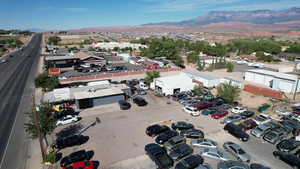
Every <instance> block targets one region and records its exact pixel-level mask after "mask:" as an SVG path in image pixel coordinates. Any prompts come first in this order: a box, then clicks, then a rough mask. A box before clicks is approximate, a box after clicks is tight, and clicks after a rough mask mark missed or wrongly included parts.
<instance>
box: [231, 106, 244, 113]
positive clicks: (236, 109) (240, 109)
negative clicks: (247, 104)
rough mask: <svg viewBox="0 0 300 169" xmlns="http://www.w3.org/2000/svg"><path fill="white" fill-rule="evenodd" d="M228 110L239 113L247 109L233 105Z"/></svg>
mask: <svg viewBox="0 0 300 169" xmlns="http://www.w3.org/2000/svg"><path fill="white" fill-rule="evenodd" d="M230 111H231V113H235V114H240V113H243V112H245V111H247V109H246V108H243V107H234V108H232V109H231V110H230Z"/></svg>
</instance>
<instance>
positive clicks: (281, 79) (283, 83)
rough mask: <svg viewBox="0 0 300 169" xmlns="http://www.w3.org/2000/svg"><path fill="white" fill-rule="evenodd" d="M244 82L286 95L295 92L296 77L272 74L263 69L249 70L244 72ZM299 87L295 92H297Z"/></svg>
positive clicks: (278, 73) (285, 74)
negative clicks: (267, 87) (263, 86)
mask: <svg viewBox="0 0 300 169" xmlns="http://www.w3.org/2000/svg"><path fill="white" fill-rule="evenodd" d="M245 80H246V81H249V82H252V83H257V84H261V85H265V86H269V87H270V88H272V89H275V90H279V91H283V92H286V93H293V92H295V88H296V85H297V81H299V80H298V76H297V75H293V74H287V73H281V72H273V71H269V70H264V69H250V70H247V71H246V72H245ZM299 86H300V84H299V85H298V88H297V92H299V91H300V90H299Z"/></svg>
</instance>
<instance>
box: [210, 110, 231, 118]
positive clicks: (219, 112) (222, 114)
mask: <svg viewBox="0 0 300 169" xmlns="http://www.w3.org/2000/svg"><path fill="white" fill-rule="evenodd" d="M227 114H228V111H226V110H223V109H220V110H217V111H216V112H214V113H213V114H211V115H210V116H211V117H212V118H214V119H219V118H222V117H225V116H226V115H227Z"/></svg>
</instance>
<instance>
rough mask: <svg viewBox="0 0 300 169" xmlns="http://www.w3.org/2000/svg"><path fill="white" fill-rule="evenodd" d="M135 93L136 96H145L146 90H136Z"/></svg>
mask: <svg viewBox="0 0 300 169" xmlns="http://www.w3.org/2000/svg"><path fill="white" fill-rule="evenodd" d="M136 93H137V94H138V95H146V94H147V92H146V90H144V89H137V90H136Z"/></svg>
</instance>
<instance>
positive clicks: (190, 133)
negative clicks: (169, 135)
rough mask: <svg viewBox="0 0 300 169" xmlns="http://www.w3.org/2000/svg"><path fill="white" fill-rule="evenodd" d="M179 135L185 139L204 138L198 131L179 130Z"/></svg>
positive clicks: (192, 129) (201, 132)
mask: <svg viewBox="0 0 300 169" xmlns="http://www.w3.org/2000/svg"><path fill="white" fill-rule="evenodd" d="M180 135H182V136H184V137H186V138H204V133H203V131H201V130H199V129H194V128H191V129H187V130H181V132H180Z"/></svg>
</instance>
